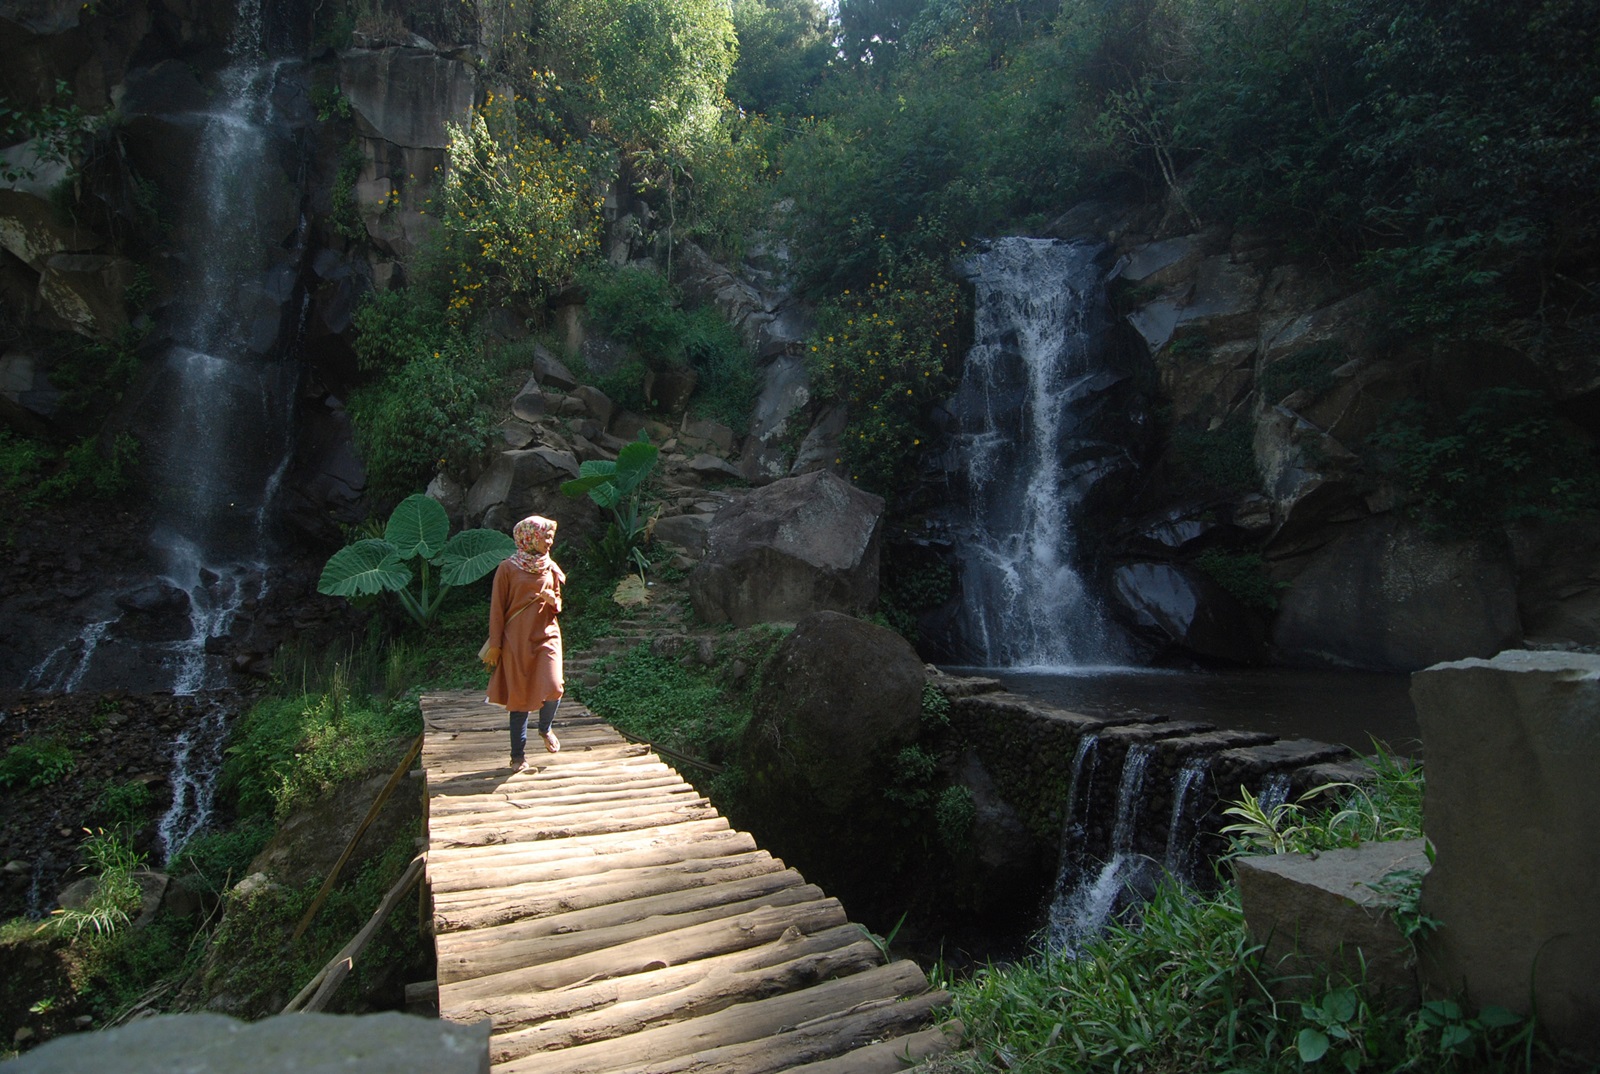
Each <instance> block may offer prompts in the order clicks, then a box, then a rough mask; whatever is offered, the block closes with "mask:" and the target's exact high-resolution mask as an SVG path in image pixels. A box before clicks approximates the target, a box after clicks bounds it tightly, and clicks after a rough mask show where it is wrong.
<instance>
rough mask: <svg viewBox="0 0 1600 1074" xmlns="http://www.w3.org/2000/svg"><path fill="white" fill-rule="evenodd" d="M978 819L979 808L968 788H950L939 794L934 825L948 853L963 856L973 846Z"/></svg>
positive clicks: (935, 804)
mask: <svg viewBox="0 0 1600 1074" xmlns="http://www.w3.org/2000/svg"><path fill="white" fill-rule="evenodd" d="M977 817H978V807H977V806H976V805H974V804H973V801H972V792H971V791H969V790H967V788H965V787H961V786H950V787H946V788H945V789H944V790H942V791H940V792H939V798H938V801H936V802H935V803H934V806H933V823H934V827H935V829H936V830H937V831H938V833H939V842H940V843H941V844H943V846H944V848H945V850H946V851H947V852H949V853H951V854H961V853H963V852H965V851H966V850H967V849H968V847H970V846H971V844H972V822H973V821H974V820H976V819H977Z"/></svg>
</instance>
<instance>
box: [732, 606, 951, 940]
mask: <svg viewBox="0 0 1600 1074" xmlns="http://www.w3.org/2000/svg"><path fill="white" fill-rule="evenodd" d="M926 678H927V675H926V671H925V669H924V666H923V664H922V661H921V659H920V658H919V657H918V656H917V654H916V652H915V651H914V650H913V649H912V648H911V646H910V644H909V643H908V642H907V641H906V640H905V639H904V638H902V637H900V636H899V635H898V634H896V633H894V632H893V631H891V630H888V629H886V628H884V627H880V626H876V625H874V624H872V623H868V622H865V621H863V620H859V619H852V618H850V617H849V616H846V615H840V614H838V613H836V612H819V613H817V614H816V615H814V616H810V617H808V618H806V619H804V620H802V621H801V622H800V624H799V625H798V626H796V627H795V629H794V632H793V633H791V634H790V635H789V636H788V637H787V638H785V639H784V640H783V641H782V642H781V643H780V644H779V646H778V648H777V649H776V650H775V651H774V653H773V654H772V656H771V658H770V659H769V661H768V662H767V664H766V666H765V669H764V671H763V673H762V680H761V687H760V689H759V690H758V691H757V696H756V699H755V706H754V707H755V714H754V718H753V719H752V720H751V721H750V724H749V726H748V728H747V729H746V731H745V734H744V736H743V738H742V739H741V740H740V742H739V745H738V747H737V749H736V752H735V759H736V761H737V763H738V767H739V769H740V771H742V772H743V773H744V776H745V783H744V788H743V793H742V794H741V797H740V807H739V810H738V812H739V815H740V817H741V818H748V820H747V821H746V820H742V821H741V823H748V824H749V825H750V827H751V828H752V829H753V830H754V831H758V832H760V833H761V842H762V845H763V846H765V847H767V848H768V849H770V850H771V851H772V852H773V853H774V854H777V855H779V856H780V857H782V858H784V859H786V860H788V861H790V862H793V863H795V864H796V865H797V866H799V868H801V869H802V870H803V871H804V872H805V874H806V878H807V879H809V880H810V881H811V882H812V883H815V884H820V885H821V886H822V887H823V888H824V889H825V890H827V891H828V892H829V893H830V894H832V895H834V896H836V897H838V898H840V899H843V900H844V901H845V903H846V905H848V906H850V907H851V908H852V916H857V917H858V919H861V920H866V921H869V922H874V923H877V922H884V921H885V919H887V922H886V923H884V924H879V925H878V926H877V927H879V928H880V929H886V928H887V927H888V923H892V921H893V915H894V914H897V913H900V912H902V911H904V910H905V909H906V908H907V900H908V899H910V898H912V897H914V896H916V895H917V894H919V893H920V892H922V891H923V890H925V889H926V887H927V886H931V885H927V886H925V885H923V884H921V883H920V882H919V881H918V880H916V879H907V877H908V875H909V874H908V872H907V869H908V868H910V867H911V866H912V863H911V862H910V861H908V860H906V859H907V858H914V857H915V854H916V847H917V844H916V843H915V842H914V841H912V840H908V838H907V835H906V833H907V831H908V830H911V829H912V828H914V827H915V826H916V825H917V824H919V823H921V822H922V821H923V818H922V817H920V816H918V815H916V813H915V812H914V811H908V807H907V805H906V804H904V803H903V802H901V801H897V800H895V799H893V798H891V797H890V796H889V795H888V794H886V793H885V792H886V791H887V790H888V789H890V788H892V787H894V786H895V784H896V777H897V774H898V766H897V765H896V760H897V758H898V756H899V754H900V752H901V751H902V750H904V749H905V748H906V747H907V746H909V745H911V744H912V743H914V742H915V741H916V739H917V736H918V734H919V732H920V730H921V705H922V688H923V684H924V682H925V681H926ZM897 863H898V867H897ZM914 871H915V870H914V869H912V872H914Z"/></svg>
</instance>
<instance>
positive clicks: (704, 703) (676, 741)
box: [574, 645, 750, 758]
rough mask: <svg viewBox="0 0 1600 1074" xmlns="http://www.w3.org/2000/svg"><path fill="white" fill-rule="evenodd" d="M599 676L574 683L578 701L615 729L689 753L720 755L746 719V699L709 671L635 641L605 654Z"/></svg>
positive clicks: (742, 728) (693, 754)
mask: <svg viewBox="0 0 1600 1074" xmlns="http://www.w3.org/2000/svg"><path fill="white" fill-rule="evenodd" d="M599 670H600V671H601V672H603V677H602V678H601V679H600V681H599V682H597V683H595V684H593V685H577V684H575V687H576V688H575V691H574V692H575V693H576V694H577V696H578V698H579V700H581V701H582V702H583V703H584V704H585V705H587V706H589V708H590V709H592V710H594V711H595V712H597V713H600V714H601V715H603V716H604V717H605V719H606V720H608V721H610V722H611V723H612V724H613V725H615V726H616V727H617V728H618V729H619V730H622V731H626V732H627V733H628V734H630V735H633V736H635V737H637V738H641V739H644V740H645V741H647V742H652V743H658V744H660V745H662V746H665V747H667V748H668V749H671V750H675V751H677V752H679V753H683V754H687V755H688V756H691V757H702V758H709V757H717V756H720V755H721V754H722V753H723V752H724V751H725V750H726V748H727V747H728V745H729V744H730V743H732V742H733V741H734V739H735V738H737V736H738V735H739V734H740V732H742V731H743V730H744V726H745V724H746V723H748V722H749V719H750V709H749V701H748V698H743V697H740V696H738V695H737V694H735V693H732V692H730V691H728V690H727V689H726V688H725V687H724V686H723V685H721V684H720V683H719V682H718V681H717V680H716V678H715V676H714V675H713V674H712V673H711V672H707V671H699V670H690V669H689V668H686V667H683V666H681V665H680V664H678V663H677V662H675V661H672V660H668V659H665V658H663V657H658V656H652V655H651V653H650V647H649V646H648V645H639V646H636V647H634V648H632V649H630V650H628V651H627V652H625V653H622V654H620V655H618V656H615V657H608V658H606V659H605V660H604V661H603V662H602V663H601V664H600V665H599Z"/></svg>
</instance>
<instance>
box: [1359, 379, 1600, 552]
mask: <svg viewBox="0 0 1600 1074" xmlns="http://www.w3.org/2000/svg"><path fill="white" fill-rule="evenodd" d="M1373 442H1374V444H1375V445H1376V446H1377V447H1378V449H1379V450H1380V452H1381V458H1380V465H1382V466H1383V468H1384V469H1386V470H1387V471H1388V472H1390V473H1392V474H1393V475H1395V476H1396V477H1397V478H1398V479H1399V480H1400V482H1401V483H1402V485H1403V486H1404V488H1405V490H1406V492H1407V493H1408V495H1409V500H1410V507H1411V510H1412V511H1413V513H1414V515H1415V516H1416V517H1417V518H1418V520H1419V521H1420V522H1421V523H1422V524H1423V526H1424V527H1425V528H1427V529H1428V530H1429V531H1430V532H1432V533H1434V534H1436V535H1438V536H1469V535H1480V534H1484V533H1490V532H1494V531H1495V530H1498V529H1499V528H1500V527H1502V526H1504V525H1506V524H1509V523H1517V522H1526V521H1552V520H1562V519H1570V518H1574V517H1576V516H1578V515H1580V514H1582V513H1584V512H1588V511H1593V510H1595V509H1596V508H1600V476H1597V470H1596V467H1595V462H1596V459H1595V450H1594V447H1593V446H1592V445H1591V444H1587V443H1585V442H1584V441H1583V440H1581V439H1580V438H1579V437H1578V436H1577V435H1576V434H1575V433H1574V432H1573V431H1572V430H1571V429H1570V428H1569V427H1568V426H1567V425H1565V423H1563V422H1561V421H1560V420H1559V419H1558V418H1557V416H1556V414H1555V412H1554V411H1553V409H1552V408H1551V405H1550V401H1549V399H1548V398H1546V397H1545V396H1544V395H1543V394H1542V393H1540V392H1535V391H1530V390H1526V389H1517V388H1491V389H1489V390H1487V391H1484V392H1481V393H1479V394H1478V395H1476V396H1474V397H1473V398H1472V400H1471V401H1470V402H1469V403H1468V405H1467V406H1466V408H1465V409H1464V410H1462V411H1461V413H1460V414H1457V415H1454V416H1446V415H1443V414H1440V413H1437V412H1429V411H1427V410H1426V409H1424V408H1423V407H1422V406H1421V405H1420V404H1416V403H1407V404H1402V405H1401V406H1400V407H1398V408H1397V409H1396V411H1395V413H1394V414H1393V416H1392V417H1391V418H1390V419H1389V420H1388V421H1387V422H1385V423H1384V425H1383V426H1382V427H1381V428H1380V429H1379V430H1378V432H1377V434H1376V435H1375V436H1374V437H1373Z"/></svg>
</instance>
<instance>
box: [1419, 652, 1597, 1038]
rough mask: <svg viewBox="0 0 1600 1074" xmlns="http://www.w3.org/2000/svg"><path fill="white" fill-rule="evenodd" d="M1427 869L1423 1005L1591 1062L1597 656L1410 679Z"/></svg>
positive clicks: (1487, 663) (1464, 666)
mask: <svg viewBox="0 0 1600 1074" xmlns="http://www.w3.org/2000/svg"><path fill="white" fill-rule="evenodd" d="M1411 697H1412V700H1413V701H1414V702H1415V703H1416V707H1417V722H1418V724H1419V726H1420V727H1421V729H1422V744H1423V755H1424V756H1425V757H1426V758H1427V772H1428V782H1427V790H1426V793H1425V797H1424V800H1423V811H1424V816H1425V822H1426V825H1427V832H1428V836H1429V837H1430V838H1431V839H1432V840H1433V844H1434V847H1435V849H1436V851H1437V856H1436V859H1435V863H1434V868H1433V871H1432V872H1430V873H1429V874H1428V879H1427V881H1426V883H1424V885H1423V889H1422V900H1423V901H1422V905H1423V909H1424V910H1425V911H1426V912H1427V913H1428V914H1430V915H1431V916H1433V917H1436V918H1438V919H1439V920H1440V921H1441V922H1443V926H1442V927H1441V928H1440V929H1439V930H1438V932H1436V933H1434V934H1433V935H1431V936H1430V937H1429V938H1428V942H1427V943H1426V944H1425V946H1424V948H1423V956H1424V957H1423V964H1422V970H1423V975H1424V981H1425V983H1426V985H1427V987H1428V988H1429V990H1430V991H1431V992H1433V993H1435V994H1439V995H1444V996H1455V995H1458V994H1459V993H1460V992H1462V991H1463V989H1464V990H1465V993H1466V996H1467V999H1468V1000H1469V1002H1471V1003H1472V1004H1473V1005H1474V1006H1483V1005H1485V1004H1491V1003H1492V1004H1497V1005H1499V1006H1502V1007H1506V1008H1509V1009H1510V1010H1513V1011H1517V1012H1519V1013H1527V1012H1528V1011H1529V1010H1531V1009H1532V1006H1533V1005H1534V1004H1535V1003H1536V1004H1537V1006H1538V1011H1539V1022H1540V1024H1541V1025H1542V1026H1543V1028H1544V1029H1545V1030H1546V1031H1547V1032H1548V1033H1549V1035H1550V1037H1551V1039H1552V1040H1554V1041H1556V1042H1557V1043H1559V1044H1562V1045H1565V1046H1567V1047H1570V1048H1574V1049H1577V1050H1579V1051H1581V1052H1584V1053H1586V1054H1588V1055H1590V1056H1600V987H1597V986H1596V983H1595V982H1596V981H1597V980H1600V927H1597V926H1596V922H1597V921H1600V780H1597V779H1596V778H1595V769H1596V765H1597V763H1600V656H1594V655H1588V654H1581V653H1557V652H1528V651H1521V650H1514V651H1510V652H1503V653H1501V654H1500V655H1498V656H1496V657H1494V658H1493V659H1491V660H1459V661H1455V662H1453V663H1447V664H1438V665H1435V666H1434V667H1431V668H1428V669H1427V670H1426V671H1421V672H1418V673H1417V674H1416V675H1414V676H1413V677H1412V680H1411Z"/></svg>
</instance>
